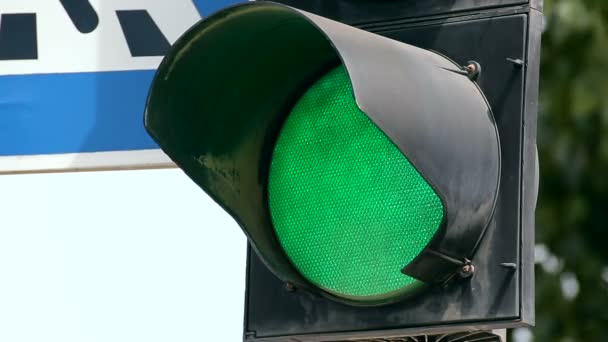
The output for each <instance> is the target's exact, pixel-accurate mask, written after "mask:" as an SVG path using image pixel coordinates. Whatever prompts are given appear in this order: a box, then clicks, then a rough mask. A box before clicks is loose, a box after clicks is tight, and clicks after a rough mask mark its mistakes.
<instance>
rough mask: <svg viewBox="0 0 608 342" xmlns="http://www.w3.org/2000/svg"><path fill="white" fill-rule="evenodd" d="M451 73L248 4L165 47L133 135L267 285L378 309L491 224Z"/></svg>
mask: <svg viewBox="0 0 608 342" xmlns="http://www.w3.org/2000/svg"><path fill="white" fill-rule="evenodd" d="M459 68H460V67H459V66H458V65H456V64H455V63H454V62H452V61H450V60H449V59H447V58H445V57H443V56H441V55H439V54H436V53H434V52H431V51H427V50H423V49H419V48H416V47H413V46H410V45H407V44H403V43H400V42H397V41H394V40H390V39H387V38H384V37H381V36H378V35H375V34H372V33H369V32H365V31H362V30H359V29H356V28H353V27H349V26H347V25H343V24H340V23H337V22H334V21H331V20H329V19H326V18H322V17H319V16H316V15H314V14H310V13H306V12H303V11H299V10H296V9H294V8H291V7H288V6H284V5H279V4H274V3H269V2H263V1H255V2H250V3H246V4H240V5H236V6H233V7H229V8H226V9H224V10H221V11H220V12H218V13H216V14H214V15H211V16H209V17H208V18H206V19H204V20H202V21H201V22H199V23H198V24H196V25H195V26H194V27H193V28H191V29H190V30H189V31H188V32H186V33H185V34H184V35H183V36H182V37H181V38H180V39H178V40H177V42H176V43H175V44H174V46H173V47H172V49H171V51H170V52H169V54H167V56H166V57H165V58H164V60H163V62H162V63H161V64H160V66H159V68H158V71H157V73H156V76H155V77H154V80H153V82H152V86H151V88H150V92H149V96H148V102H147V106H146V113H145V126H146V129H147V130H148V132H149V133H150V135H151V136H152V137H153V138H154V140H155V141H156V142H157V143H158V144H159V145H160V147H161V148H162V149H163V151H165V153H166V154H167V155H169V157H171V159H172V160H173V161H174V162H175V163H176V164H177V165H178V166H179V167H180V168H181V169H182V170H183V171H184V172H185V173H186V174H187V175H188V176H189V177H190V178H191V179H192V180H194V182H196V183H197V184H198V185H199V186H200V187H201V188H202V189H203V190H204V191H205V192H206V193H207V194H208V195H209V196H211V197H212V198H213V199H214V200H215V201H216V202H217V203H218V204H219V205H220V206H221V207H222V208H223V209H224V210H225V211H227V212H228V213H229V214H230V215H231V216H233V217H234V219H235V220H236V221H237V222H238V223H239V225H240V226H241V227H242V229H243V232H244V233H245V234H246V235H247V237H248V239H249V242H250V245H251V247H252V248H253V249H254V251H255V252H256V253H257V254H258V255H259V256H260V259H261V260H262V261H263V262H264V263H265V264H266V266H267V267H268V268H269V269H270V270H272V272H273V273H274V274H275V275H276V276H277V277H278V278H280V279H282V280H284V281H286V282H289V283H292V284H294V285H295V286H296V287H298V288H300V289H307V290H311V291H313V292H317V293H321V294H323V295H325V296H327V297H329V298H332V299H334V300H337V301H340V302H344V303H347V304H353V305H383V304H388V303H392V302H395V301H398V300H401V299H403V298H404V297H405V296H409V295H410V294H412V293H414V290H415V289H418V288H420V285H421V284H422V283H442V282H444V281H446V280H447V279H449V278H450V277H452V276H453V275H454V274H456V272H457V270H458V269H459V267H461V266H462V263H463V260H464V259H465V258H468V257H470V255H471V253H472V251H473V250H474V247H475V245H476V243H477V241H479V238H480V236H481V234H482V233H483V231H484V230H485V228H486V227H487V224H488V222H489V219H490V217H491V213H492V210H493V207H494V203H495V198H496V193H497V184H498V179H499V171H498V170H499V148H498V136H497V132H496V128H495V125H494V122H493V117H492V114H491V111H490V109H489V107H488V105H487V102H486V101H485V98H484V97H483V95H482V94H481V92H480V91H479V89H478V88H477V86H476V85H475V84H474V82H471V80H470V79H468V78H467V76H466V75H463V74H462V72H460V70H459ZM455 71H456V72H455ZM201 221H202V222H201V223H200V224H201V225H203V226H208V225H210V224H211V223H209V222H206V221H205V220H204V218H201ZM213 228H215V227H208V229H213Z"/></svg>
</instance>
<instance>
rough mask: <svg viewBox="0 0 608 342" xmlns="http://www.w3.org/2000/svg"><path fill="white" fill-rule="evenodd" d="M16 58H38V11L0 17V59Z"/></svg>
mask: <svg viewBox="0 0 608 342" xmlns="http://www.w3.org/2000/svg"><path fill="white" fill-rule="evenodd" d="M16 59H38V37H37V32H36V13H15V14H2V16H1V17H0V60H16Z"/></svg>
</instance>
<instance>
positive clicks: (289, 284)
mask: <svg viewBox="0 0 608 342" xmlns="http://www.w3.org/2000/svg"><path fill="white" fill-rule="evenodd" d="M285 290H287V292H294V291H295V290H296V286H295V285H294V284H293V283H292V282H290V281H288V282H286V283H285Z"/></svg>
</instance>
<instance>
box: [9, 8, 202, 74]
mask: <svg viewBox="0 0 608 342" xmlns="http://www.w3.org/2000/svg"><path fill="white" fill-rule="evenodd" d="M200 18H201V16H200V14H199V12H198V10H197V7H196V6H195V4H194V3H193V0H171V1H167V0H156V1H155V0H1V1H0V75H20V74H44V73H70V72H94V71H118V70H149V69H155V68H156V67H157V66H158V64H159V63H160V61H161V59H162V56H163V54H164V53H165V51H166V50H167V49H168V47H169V46H170V45H171V44H172V43H173V42H174V41H175V40H177V38H178V37H179V36H180V35H181V34H182V33H183V32H185V31H186V30H187V29H188V28H189V27H191V26H192V25H193V24H194V23H196V22H197V21H198V20H200Z"/></svg>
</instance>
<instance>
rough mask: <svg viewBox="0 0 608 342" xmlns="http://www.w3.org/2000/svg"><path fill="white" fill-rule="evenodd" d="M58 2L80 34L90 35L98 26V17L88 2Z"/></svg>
mask: <svg viewBox="0 0 608 342" xmlns="http://www.w3.org/2000/svg"><path fill="white" fill-rule="evenodd" d="M59 1H60V2H61V5H62V6H63V9H65V11H66V12H67V14H68V16H69V17H70V20H72V23H73V24H74V26H76V29H77V30H78V31H80V33H91V32H93V31H94V30H95V29H96V28H97V25H99V17H98V16H97V12H95V9H94V8H93V6H92V5H91V3H90V2H89V0H59Z"/></svg>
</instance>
